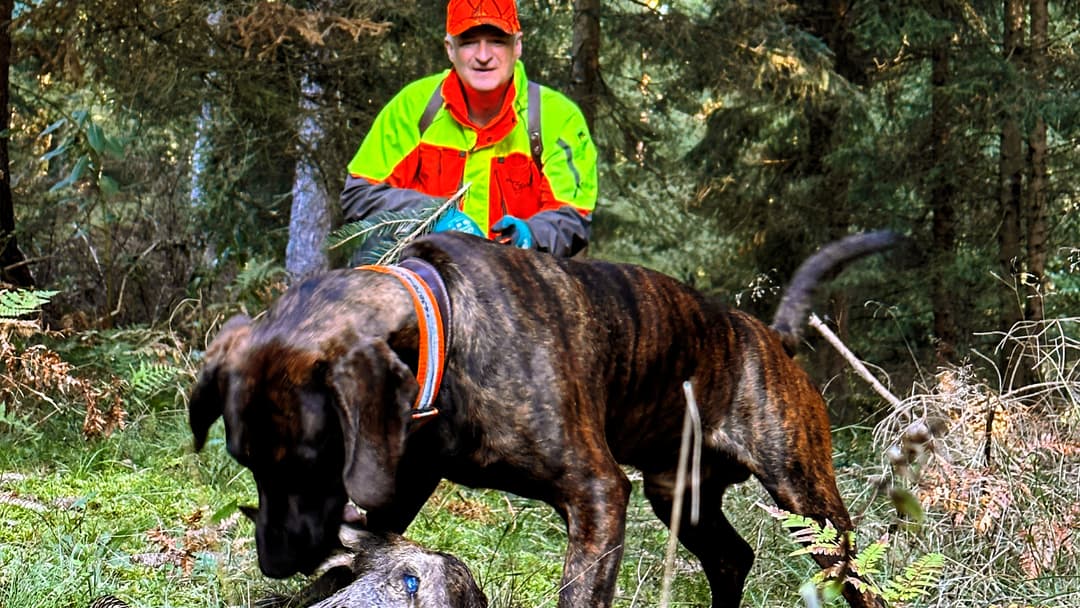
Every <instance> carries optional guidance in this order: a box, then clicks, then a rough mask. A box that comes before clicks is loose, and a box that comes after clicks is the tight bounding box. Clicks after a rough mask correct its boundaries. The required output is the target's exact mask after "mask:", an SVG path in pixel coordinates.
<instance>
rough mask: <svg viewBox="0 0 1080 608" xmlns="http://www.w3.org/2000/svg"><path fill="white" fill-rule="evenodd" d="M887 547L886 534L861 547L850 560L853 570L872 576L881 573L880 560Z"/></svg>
mask: <svg viewBox="0 0 1080 608" xmlns="http://www.w3.org/2000/svg"><path fill="white" fill-rule="evenodd" d="M888 549H889V538H888V536H885V537H882V538H880V539H878V540H877V541H875V542H873V543H870V545H868V546H866V547H863V549H862V550H860V551H859V553H858V554H857V555H856V556H855V558H854V559H853V560H852V563H851V565H852V568H854V569H855V572H857V573H859V574H861V575H863V576H869V577H873V576H875V575H877V574H880V573H881V562H882V560H884V559H885V554H886V552H887V551H888Z"/></svg>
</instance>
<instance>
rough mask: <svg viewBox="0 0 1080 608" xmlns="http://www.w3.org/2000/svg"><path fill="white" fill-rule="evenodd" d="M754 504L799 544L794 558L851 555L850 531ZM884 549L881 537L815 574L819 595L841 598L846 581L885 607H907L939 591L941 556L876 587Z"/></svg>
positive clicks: (933, 556)
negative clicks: (807, 555) (873, 596)
mask: <svg viewBox="0 0 1080 608" xmlns="http://www.w3.org/2000/svg"><path fill="white" fill-rule="evenodd" d="M758 506H759V507H760V508H762V509H764V510H765V511H766V512H768V513H769V515H771V516H772V517H773V518H774V519H777V520H779V521H780V524H781V525H782V526H783V527H784V528H785V529H788V530H790V531H789V533H788V534H789V537H790V538H791V540H793V541H794V542H796V543H798V544H799V545H801V547H800V548H799V549H797V550H796V551H794V552H792V553H791V555H792V556H795V555H805V554H809V555H821V556H829V557H837V558H842V557H843V556H845V555H851V549H852V548H853V547H854V546H855V532H854V531H851V532H849V533H847V534H845V535H841V534H840V533H839V532H838V531H837V530H836V528H835V527H834V526H833V525H832V522H825V524H824V525H822V524H821V523H819V522H817V521H815V520H813V519H810V518H808V517H805V516H802V515H798V514H794V513H790V512H788V511H785V510H784V509H780V508H777V507H771V506H768V505H764V504H761V503H759V504H758ZM888 549H889V539H888V537H882V538H880V539H878V540H876V541H874V542H872V543H870V544H869V545H867V546H866V547H864V548H862V549H861V550H859V551H858V552H856V553H855V554H854V555H852V557H851V559H850V561H848V562H847V563H846V564H845V562H844V560H843V559H841V561H840V562H839V563H838V566H834V567H832V568H829V569H827V570H822V571H819V572H817V573H816V574H814V576H813V577H812V578H811V580H812V582H813V584H814V586H815V587H816V588H817V589H819V590H820V591H821V592H822V593H823V595H824V596H825V600H826V602H832V601H834V600H840V599H842V597H841V591H842V588H843V585H844V584H845V583H850V584H852V585H854V586H855V588H856V589H859V590H860V591H870V592H872V593H874V594H875V595H877V596H879V597H881V598H882V599H883V600H885V602H886V605H887V606H896V607H900V606H906V605H908V603H910V602H912V601H914V600H916V599H918V598H920V597H923V596H925V595H928V594H930V593H931V592H932V591H933V590H934V589H935V588H936V587H937V585H938V582H939V581H940V580H941V576H942V572H943V570H944V564H945V556H944V555H942V554H940V553H928V554H926V555H923V556H921V557H919V558H918V559H916V560H915V561H914V562H912V563H911V564H909V565H908V566H907V567H905V568H904V571H903V572H901V573H900V574H898V575H896V576H895V577H893V578H891V579H889V580H888V581H886V582H885V584H884V585H879V584H878V583H877V582H876V581H877V580H878V579H880V578H881V576H882V575H883V574H884V573H885V568H884V565H885V561H886V558H887V555H888Z"/></svg>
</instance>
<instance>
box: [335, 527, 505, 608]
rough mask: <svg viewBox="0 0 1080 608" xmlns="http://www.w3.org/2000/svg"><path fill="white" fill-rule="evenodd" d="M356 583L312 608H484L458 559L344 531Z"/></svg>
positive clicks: (393, 538)
mask: <svg viewBox="0 0 1080 608" xmlns="http://www.w3.org/2000/svg"><path fill="white" fill-rule="evenodd" d="M341 536H342V542H343V544H344V545H345V546H346V547H348V548H349V549H350V550H351V551H352V552H353V554H354V555H355V558H354V559H353V561H352V564H351V565H350V569H351V570H352V573H353V575H354V576H355V577H356V580H355V581H354V582H353V583H352V584H350V585H348V586H347V587H345V588H344V589H342V590H340V591H338V592H337V593H336V594H334V595H333V596H332V597H330V598H328V599H326V600H325V601H323V602H321V603H319V604H316V606H315V607H314V608H339V607H346V606H347V607H348V608H393V607H395V606H401V607H402V608H404V607H406V606H432V607H435V606H438V607H439V608H486V606H487V605H488V604H487V597H486V596H485V595H484V592H483V591H481V590H480V586H479V585H477V583H476V580H475V579H474V578H473V575H472V573H471V572H470V571H469V568H468V567H467V566H466V565H465V564H464V563H463V562H462V561H461V560H459V559H458V558H456V557H454V556H453V555H449V554H446V553H440V552H437V551H431V550H429V549H426V548H424V547H422V546H420V545H418V544H416V543H413V542H412V541H409V540H407V539H405V538H403V537H401V536H398V535H396V534H372V533H371V532H367V531H363V530H356V529H354V528H349V527H345V528H342V534H341Z"/></svg>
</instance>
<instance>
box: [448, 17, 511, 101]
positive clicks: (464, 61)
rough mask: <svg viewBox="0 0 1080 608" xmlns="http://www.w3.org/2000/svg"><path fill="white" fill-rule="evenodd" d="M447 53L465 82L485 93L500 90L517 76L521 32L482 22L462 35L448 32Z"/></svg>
mask: <svg viewBox="0 0 1080 608" xmlns="http://www.w3.org/2000/svg"><path fill="white" fill-rule="evenodd" d="M446 53H447V55H449V56H450V63H452V64H453V65H454V71H456V72H457V75H458V77H459V78H461V80H462V82H464V83H465V86H467V87H469V88H470V89H472V90H474V91H478V92H481V93H488V92H491V91H496V90H498V89H500V88H501V87H503V86H505V85H506V84H507V83H508V82H510V80H511V79H512V78H513V77H514V63H515V62H517V60H518V58H520V57H521V34H520V33H517V34H507V33H505V32H503V31H502V30H500V29H499V28H496V27H493V26H489V25H481V26H479V27H474V28H472V29H468V30H465V31H464V32H462V33H461V35H460V36H447V37H446Z"/></svg>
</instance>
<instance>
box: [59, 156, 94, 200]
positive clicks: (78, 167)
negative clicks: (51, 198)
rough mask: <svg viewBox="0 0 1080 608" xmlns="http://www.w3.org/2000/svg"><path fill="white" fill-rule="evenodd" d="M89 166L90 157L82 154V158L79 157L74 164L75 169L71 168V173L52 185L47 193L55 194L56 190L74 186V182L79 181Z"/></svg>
mask: <svg viewBox="0 0 1080 608" xmlns="http://www.w3.org/2000/svg"><path fill="white" fill-rule="evenodd" d="M89 166H90V157H89V156H87V155H85V154H83V155H82V156H80V157H79V160H78V161H76V162H75V168H73V169H72V170H71V173H70V174H68V176H67V177H65V178H64V179H62V180H60V181H58V182H56V183H55V184H53V187H52V188H49V192H56V191H57V190H63V189H64V188H67V187H68V186H70V185H72V184H74V183H75V182H77V181H79V179H80V178H81V177H82V174H83V172H84V171H86V168H87V167H89Z"/></svg>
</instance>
